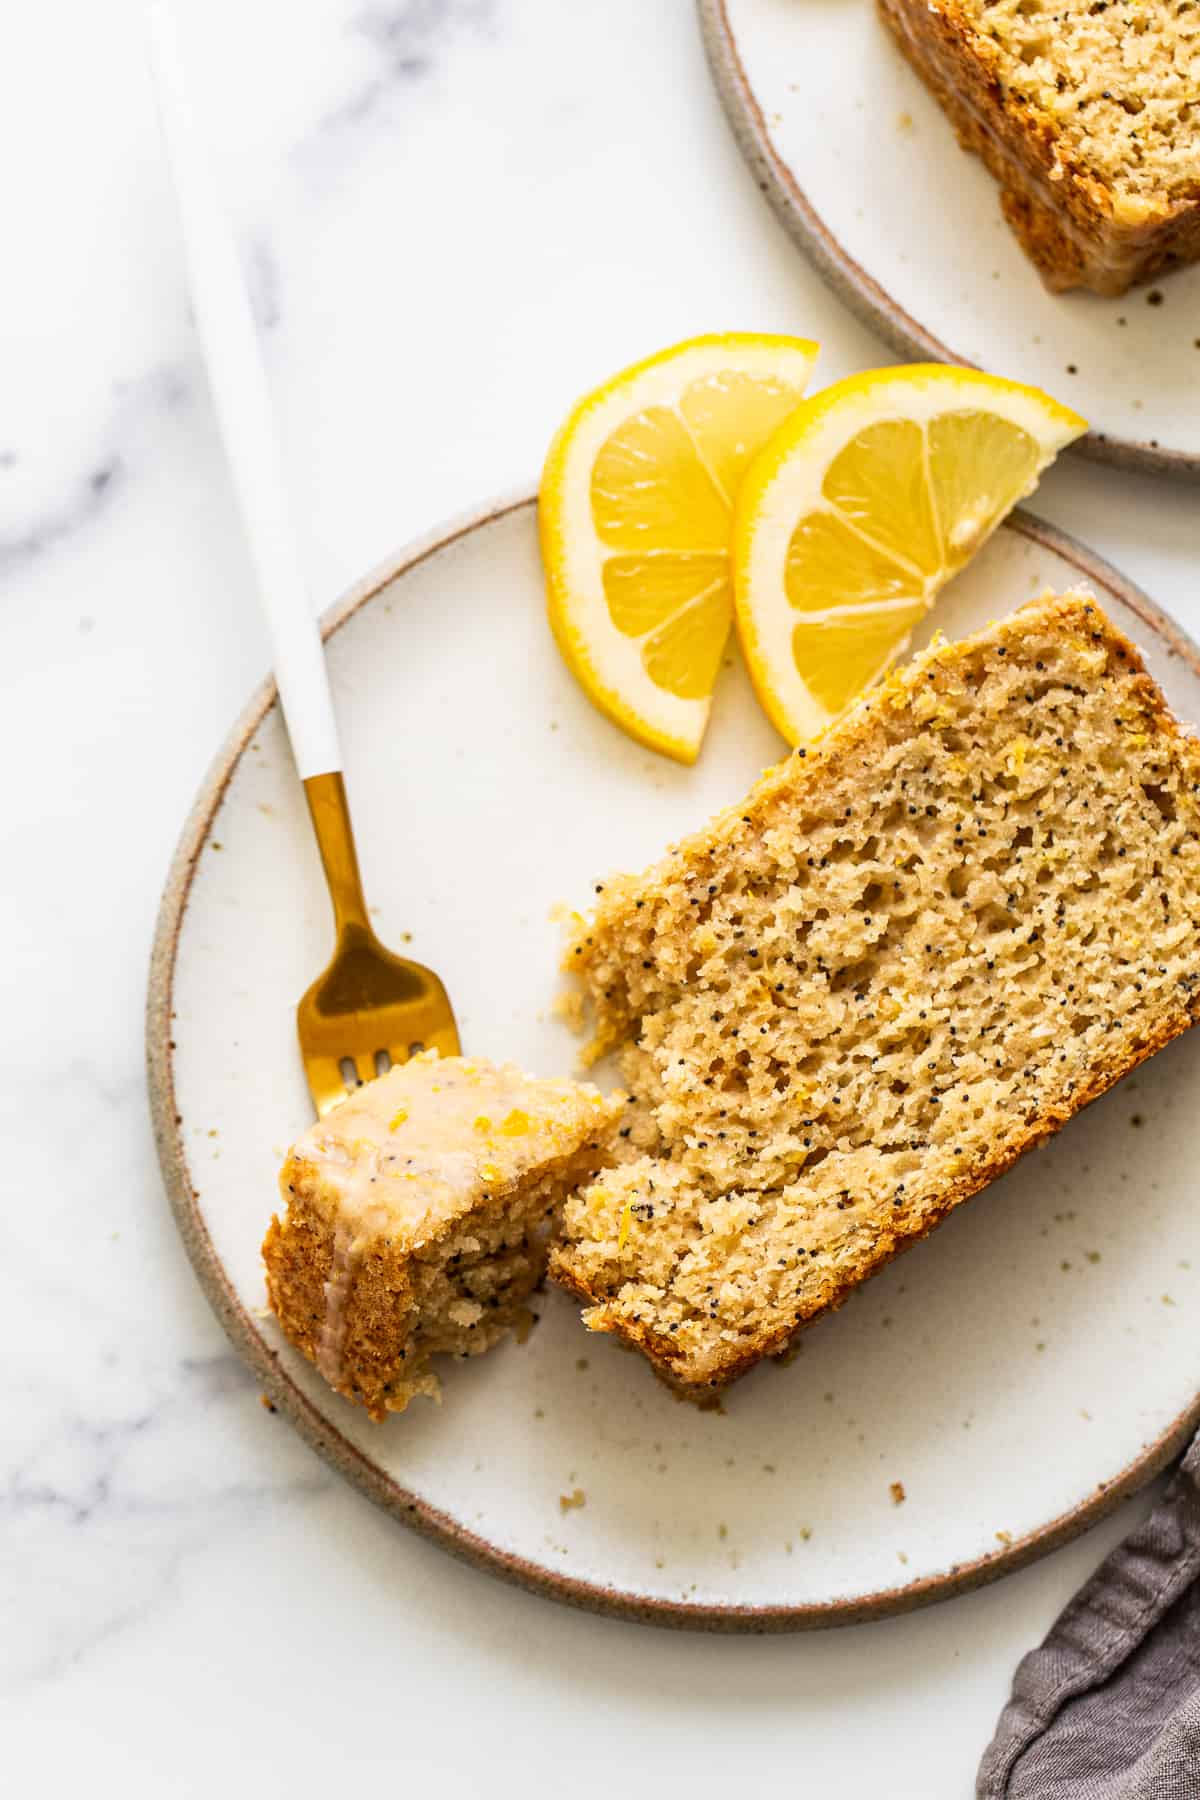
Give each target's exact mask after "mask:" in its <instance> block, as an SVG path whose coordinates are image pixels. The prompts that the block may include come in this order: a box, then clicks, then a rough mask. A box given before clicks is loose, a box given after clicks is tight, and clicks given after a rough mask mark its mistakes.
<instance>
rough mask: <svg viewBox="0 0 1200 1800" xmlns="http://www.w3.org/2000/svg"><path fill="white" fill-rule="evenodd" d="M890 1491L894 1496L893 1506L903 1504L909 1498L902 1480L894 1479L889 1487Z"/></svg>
mask: <svg viewBox="0 0 1200 1800" xmlns="http://www.w3.org/2000/svg"><path fill="white" fill-rule="evenodd" d="M888 1493H889V1494H890V1495H891V1496H892V1505H893V1506H903V1505H904V1502H905V1501H906V1500H907V1498H908V1495H907V1494H906V1493H905V1492H904V1483H903V1482H902V1481H893V1483H892V1485H891V1486H890V1487H889V1489H888Z"/></svg>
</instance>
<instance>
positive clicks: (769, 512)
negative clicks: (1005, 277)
mask: <svg viewBox="0 0 1200 1800" xmlns="http://www.w3.org/2000/svg"><path fill="white" fill-rule="evenodd" d="M1085 429H1086V422H1085V421H1084V420H1083V419H1081V418H1079V416H1078V415H1077V414H1075V413H1072V412H1070V411H1068V409H1067V408H1066V407H1063V406H1060V405H1059V404H1058V403H1057V402H1056V401H1053V400H1051V399H1050V398H1049V396H1047V395H1045V394H1043V393H1040V392H1039V391H1038V390H1037V389H1035V388H1027V387H1021V386H1020V385H1018V384H1017V383H1014V382H1007V381H1001V380H998V379H997V378H995V377H992V376H987V375H983V374H981V373H979V372H978V371H974V370H963V369H956V368H951V367H947V366H946V365H935V364H929V365H917V366H914V367H911V368H898V369H888V370H877V371H871V372H868V373H867V374H864V375H858V376H851V377H850V378H849V379H848V380H846V381H844V382H839V383H837V384H836V385H835V386H834V387H831V388H827V389H825V391H824V392H823V393H820V394H817V395H816V396H815V397H814V398H813V399H811V400H808V401H805V402H804V403H803V404H802V405H801V406H800V407H799V408H798V409H797V410H796V412H795V413H794V414H793V416H792V418H791V419H790V420H789V422H788V423H787V425H786V426H784V427H783V429H782V430H781V431H780V432H779V433H778V434H777V436H776V438H775V439H773V440H772V442H771V443H769V444H768V445H767V446H766V448H765V449H764V450H763V452H762V453H761V455H760V456H759V457H758V458H756V460H755V461H754V463H753V464H752V465H751V467H750V469H749V470H748V471H747V472H746V475H745V477H744V480H743V485H742V489H741V493H740V496H739V500H738V506H737V519H736V525H735V538H734V604H735V612H736V616H737V621H738V628H739V631H740V633H741V637H742V643H743V647H744V650H745V654H746V661H747V665H748V667H749V670H750V675H751V679H752V681H753V683H754V686H755V690H756V692H757V693H758V696H759V699H760V700H761V701H762V703H763V706H764V708H765V709H766V711H767V712H768V714H769V715H770V717H771V718H772V720H773V721H774V723H775V724H776V725H777V726H778V727H779V729H780V731H781V732H782V733H783V734H784V736H786V737H787V738H788V739H789V740H790V741H791V742H792V743H799V742H801V741H803V739H804V738H805V737H809V736H811V735H813V734H814V733H815V732H817V731H819V730H823V729H824V728H825V727H826V726H827V725H829V724H831V723H832V722H833V720H834V719H836V718H837V717H838V716H839V715H840V714H841V713H843V712H844V711H845V710H846V708H847V707H848V706H849V705H851V704H852V703H853V701H854V700H855V699H857V697H858V696H859V695H860V694H861V693H862V691H863V690H864V689H865V688H866V687H869V686H870V685H871V683H872V682H874V681H876V680H878V678H879V677H880V676H881V675H882V674H883V673H884V672H885V671H886V670H887V668H888V666H889V664H890V663H891V662H893V661H894V660H895V658H896V657H897V656H898V655H900V654H901V653H902V652H903V651H904V650H905V649H906V648H907V646H908V643H909V641H910V638H911V634H912V631H913V629H914V627H915V626H916V625H917V624H918V623H919V622H920V620H921V618H922V616H923V615H924V614H925V613H926V612H927V611H928V609H929V608H930V607H931V606H932V605H933V603H934V601H935V600H936V598H937V596H938V594H939V593H940V591H941V589H942V587H943V586H944V585H945V583H946V581H947V580H948V579H949V578H950V576H951V575H953V574H954V573H956V571H957V570H959V569H960V568H961V567H962V566H963V564H964V563H965V562H967V561H968V560H969V558H970V557H971V556H972V555H973V554H974V553H975V551H976V550H977V549H978V548H979V547H980V545H981V544H982V543H983V542H984V541H985V540H986V538H988V537H989V536H990V535H991V533H992V531H994V530H995V528H996V526H997V525H999V523H1000V522H1001V520H1002V519H1003V518H1004V517H1005V516H1006V515H1007V513H1008V512H1010V511H1011V509H1012V507H1013V506H1015V505H1016V503H1017V502H1018V501H1019V500H1020V499H1022V498H1023V497H1024V496H1025V495H1026V494H1028V493H1029V492H1031V490H1032V488H1033V487H1034V485H1035V483H1036V481H1037V478H1038V476H1039V475H1040V473H1041V472H1042V470H1043V469H1044V468H1045V467H1046V466H1047V465H1048V464H1049V463H1050V462H1051V461H1052V460H1053V458H1054V457H1055V455H1056V454H1057V452H1058V451H1059V450H1060V449H1062V448H1063V446H1064V445H1066V444H1068V443H1069V442H1070V441H1071V440H1072V439H1073V438H1075V437H1078V436H1079V435H1080V433H1081V432H1082V431H1084V430H1085Z"/></svg>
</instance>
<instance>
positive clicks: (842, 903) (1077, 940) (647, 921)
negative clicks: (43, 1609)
mask: <svg viewBox="0 0 1200 1800" xmlns="http://www.w3.org/2000/svg"><path fill="white" fill-rule="evenodd" d="M1198 784H1200V748H1198V746H1197V743H1196V741H1195V740H1194V739H1192V738H1190V737H1187V736H1185V735H1183V734H1182V733H1181V732H1180V731H1179V729H1178V727H1177V726H1176V724H1175V722H1174V720H1173V719H1172V718H1171V716H1170V714H1169V713H1168V711H1167V709H1166V706H1165V703H1164V701H1163V698H1162V695H1161V693H1160V691H1159V689H1158V688H1157V686H1156V685H1155V683H1154V682H1153V681H1152V680H1151V679H1150V678H1149V676H1148V675H1147V674H1146V673H1145V672H1144V669H1143V665H1142V662H1141V658H1140V656H1139V655H1138V652H1137V651H1136V650H1135V649H1134V648H1133V646H1132V645H1131V644H1129V643H1128V642H1127V641H1126V639H1124V638H1123V637H1122V636H1121V635H1120V634H1119V633H1118V632H1117V631H1116V630H1115V629H1114V628H1113V627H1112V626H1111V625H1110V624H1109V622H1108V621H1107V620H1106V619H1105V617H1104V615H1103V614H1102V612H1101V611H1100V609H1099V607H1098V606H1097V605H1096V603H1095V602H1094V601H1093V600H1091V599H1090V598H1089V597H1088V596H1085V595H1078V594H1072V595H1068V596H1065V597H1063V598H1061V599H1056V598H1054V597H1053V596H1044V597H1043V599H1042V600H1041V601H1039V602H1035V603H1033V604H1032V605H1030V606H1028V607H1026V608H1023V609H1022V610H1021V611H1019V612H1018V613H1016V614H1014V615H1013V616H1012V618H1010V619H1009V620H1007V621H1005V622H1003V623H1002V624H999V625H996V626H993V627H990V628H989V629H988V630H986V631H984V632H982V633H980V634H979V635H978V636H975V637H972V638H968V639H966V640H964V641H963V642H960V643H957V644H952V645H947V646H944V647H937V648H933V649H931V650H930V651H928V652H926V653H924V654H923V655H921V656H919V657H917V658H916V659H914V661H913V662H912V663H911V664H910V665H909V666H908V667H907V668H906V669H905V670H903V671H902V672H901V673H900V674H898V675H896V676H893V677H892V678H891V679H890V681H889V682H888V683H887V684H885V686H884V687H883V688H881V689H879V690H877V691H876V692H875V693H874V694H873V695H871V696H869V697H868V698H867V699H865V700H864V701H863V702H860V704H859V706H858V708H857V709H856V710H855V711H854V712H853V713H851V715H849V717H848V718H847V719H846V720H845V721H844V722H843V723H842V724H841V725H840V726H839V727H837V728H836V729H835V730H834V731H832V732H831V733H830V734H829V735H828V736H827V737H826V738H825V739H824V740H823V741H822V742H820V743H819V744H817V745H815V746H812V747H809V748H808V749H807V751H805V750H801V751H798V752H796V753H795V754H794V755H792V756H791V757H789V758H788V759H787V760H786V761H785V762H784V763H782V764H781V765H780V766H779V768H778V769H777V770H773V771H769V772H768V773H767V775H766V776H764V778H763V779H762V781H761V782H760V783H759V784H758V786H757V787H756V788H755V789H754V791H753V792H752V793H751V795H750V796H749V798H748V799H747V800H746V801H745V802H744V804H742V805H741V806H739V807H736V808H733V809H731V810H730V811H728V812H727V813H725V814H722V815H720V816H719V817H718V818H717V819H716V820H714V822H713V823H712V824H711V825H710V826H709V827H708V828H707V829H706V830H705V831H702V832H701V833H699V834H698V835H697V836H695V837H693V838H691V839H689V840H688V841H686V842H685V843H683V844H681V845H680V846H679V847H678V848H677V849H675V850H674V851H673V852H672V853H671V854H670V855H669V856H668V857H667V858H666V860H665V861H663V862H662V863H660V864H659V865H658V866H657V867H656V868H654V869H652V870H650V871H649V872H648V873H646V874H644V875H638V876H623V877H617V878H616V879H614V880H611V881H606V882H605V883H603V884H602V888H601V890H600V891H599V894H598V903H597V906H596V909H595V913H594V916H593V918H592V919H591V920H590V921H588V922H585V923H584V924H583V926H582V927H581V928H580V929H579V932H578V935H577V937H576V939H575V941H574V942H573V943H572V945H571V946H570V950H569V953H568V958H567V963H568V967H574V968H575V969H576V970H577V971H578V972H579V973H580V974H581V976H582V978H583V981H584V984H585V987H586V991H587V995H588V998H589V1001H590V1005H591V1009H592V1012H593V1014H594V1018H595V1023H596V1031H597V1038H596V1043H595V1046H594V1049H595V1051H596V1053H600V1052H602V1051H604V1050H607V1049H609V1048H612V1047H614V1046H617V1047H619V1048H620V1054H621V1061H622V1067H623V1072H624V1074H625V1077H626V1079H627V1081H628V1083H629V1085H630V1087H631V1089H632V1092H633V1095H634V1098H635V1109H634V1113H633V1114H632V1115H631V1116H636V1118H637V1120H638V1137H639V1138H640V1140H641V1142H642V1144H643V1146H644V1147H645V1148H644V1152H643V1154H642V1155H640V1156H639V1157H638V1158H637V1159H636V1160H634V1161H632V1162H628V1163H625V1164H623V1165H622V1166H621V1167H619V1168H616V1169H612V1170H609V1171H607V1172H605V1173H604V1174H602V1175H601V1176H600V1177H599V1178H598V1179H597V1180H596V1181H595V1182H594V1183H593V1184H592V1185H591V1186H590V1187H588V1188H586V1189H585V1190H583V1191H582V1192H581V1193H580V1194H578V1195H577V1196H575V1197H573V1198H572V1199H570V1200H569V1201H568V1202H567V1205H566V1207H565V1209H564V1213H563V1225H562V1240H561V1243H560V1246H559V1248H557V1249H556V1251H555V1252H554V1254H553V1257H552V1262H551V1273H552V1275H553V1277H554V1278H555V1279H556V1280H558V1281H560V1282H561V1283H562V1284H563V1285H564V1286H566V1287H568V1288H569V1289H571V1290H572V1291H573V1292H574V1293H576V1294H577V1295H578V1296H579V1297H580V1298H582V1299H583V1300H584V1301H585V1302H586V1303H587V1305H588V1307H589V1311H588V1312H587V1314H586V1315H585V1317H586V1319H587V1322H588V1323H589V1324H590V1325H591V1326H592V1327H593V1328H594V1329H597V1330H601V1331H611V1332H615V1333H617V1334H618V1335H619V1336H620V1337H621V1338H623V1339H624V1340H625V1341H626V1342H628V1343H629V1344H632V1345H634V1346H636V1347H638V1348H640V1349H641V1350H643V1351H644V1352H645V1353H646V1354H647V1355H648V1356H649V1357H650V1359H651V1360H652V1362H654V1364H655V1365H656V1367H657V1368H658V1369H659V1371H660V1372H661V1373H663V1374H664V1375H666V1376H667V1377H668V1378H669V1379H671V1380H672V1381H673V1382H674V1383H675V1384H676V1385H678V1386H680V1387H682V1388H683V1389H684V1390H685V1391H690V1392H693V1393H697V1392H699V1391H702V1390H706V1389H710V1388H713V1387H720V1386H722V1385H724V1384H725V1383H726V1382H728V1381H729V1380H731V1379H732V1378H733V1377H735V1376H736V1375H738V1374H740V1373H742V1372H743V1371H744V1370H745V1369H747V1368H748V1367H750V1366H751V1365H752V1364H753V1363H754V1362H756V1361H758V1360H759V1359H760V1358H761V1357H763V1356H766V1355H772V1354H778V1353H780V1352H782V1351H783V1350H785V1349H786V1347H787V1346H788V1345H789V1343H790V1342H791V1340H792V1339H793V1337H794V1336H795V1334H796V1332H797V1330H798V1329H799V1328H800V1327H801V1326H803V1325H804V1324H805V1323H807V1322H809V1321H811V1320H813V1319H815V1318H816V1317H817V1316H818V1315H820V1314H822V1313H824V1312H826V1311H828V1310H829V1309H830V1308H831V1307H834V1306H837V1305H838V1304H840V1303H841V1301H842V1300H843V1299H844V1298H845V1297H846V1296H847V1295H848V1294H849V1292H850V1291H851V1290H852V1289H853V1288H854V1287H855V1285H856V1284H858V1283H860V1282H861V1281H862V1280H863V1279H864V1278H865V1277H867V1276H868V1275H870V1274H871V1273H873V1272H874V1271H875V1270H876V1269H878V1268H879V1267H881V1266H882V1265H883V1264H884V1263H886V1262H887V1261H888V1260H889V1259H890V1258H891V1257H892V1256H894V1255H895V1254H896V1253H897V1252H898V1251H899V1250H901V1249H903V1248H905V1247H907V1246H908V1245H909V1244H911V1243H912V1242H914V1241H915V1240H916V1239H918V1238H920V1237H922V1236H924V1235H925V1234H926V1233H927V1232H928V1231H930V1230H931V1229H932V1228H933V1226H934V1225H936V1224H937V1223H938V1222H939V1221H940V1220H941V1219H942V1218H944V1217H945V1215H946V1214H947V1213H948V1212H949V1211H950V1210H951V1209H952V1208H953V1207H954V1206H956V1205H957V1204H958V1203H959V1202H960V1201H961V1200H963V1199H965V1198H966V1197H967V1196H968V1195H970V1194H972V1193H974V1192H975V1191H977V1190H978V1189H979V1188H980V1187H982V1186H983V1185H984V1184H985V1183H986V1182H988V1181H990V1180H991V1179H992V1178H993V1177H994V1176H995V1175H997V1174H998V1173H1000V1172H1001V1171H1002V1170H1004V1169H1005V1168H1007V1167H1008V1166H1009V1165H1010V1164H1011V1163H1012V1162H1013V1161H1014V1159H1015V1158H1016V1157H1018V1156H1019V1155H1020V1154H1021V1153H1022V1152H1023V1151H1024V1150H1026V1149H1028V1148H1029V1147H1030V1146H1031V1145H1033V1144H1035V1143H1037V1142H1039V1141H1040V1140H1041V1139H1043V1138H1045V1137H1046V1136H1047V1135H1049V1134H1050V1133H1051V1132H1053V1131H1055V1130H1057V1129H1058V1127H1059V1126H1061V1125H1062V1124H1063V1123H1064V1122H1065V1121H1066V1120H1067V1119H1068V1118H1069V1117H1070V1116H1071V1115H1072V1114H1073V1113H1075V1112H1076V1111H1078V1110H1079V1108H1080V1107H1082V1106H1084V1105H1086V1104H1087V1102H1088V1101H1089V1100H1091V1099H1093V1098H1095V1097H1096V1095H1098V1094H1099V1093H1101V1092H1103V1091H1104V1089H1106V1088H1107V1087H1108V1086H1110V1085H1111V1083H1112V1082H1113V1081H1115V1080H1116V1079H1117V1078H1118V1077H1119V1076H1120V1075H1121V1074H1122V1073H1124V1072H1125V1071H1126V1070H1127V1069H1129V1068H1130V1067H1132V1066H1133V1065H1134V1064H1136V1063H1137V1062H1139V1061H1140V1060H1141V1059H1142V1058H1143V1057H1145V1056H1148V1055H1149V1054H1151V1052H1153V1051H1154V1050H1156V1049H1157V1048H1159V1047H1160V1046H1161V1045H1162V1044H1164V1043H1166V1042H1167V1041H1168V1040H1169V1039H1170V1038H1172V1037H1174V1036H1175V1035H1176V1034H1177V1033H1179V1032H1181V1031H1182V1030H1183V1029H1184V1028H1185V1027H1186V1026H1187V1025H1188V1024H1190V1023H1191V1021H1192V1018H1193V1016H1194V1012H1195V1009H1196V1006H1197V999H1196V992H1197V987H1198V984H1200V950H1198V947H1197V924H1198V922H1200V843H1198V839H1197V823H1198V800H1197V796H1198Z"/></svg>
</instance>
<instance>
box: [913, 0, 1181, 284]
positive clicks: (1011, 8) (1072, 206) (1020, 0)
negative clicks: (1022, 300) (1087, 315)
mask: <svg viewBox="0 0 1200 1800" xmlns="http://www.w3.org/2000/svg"><path fill="white" fill-rule="evenodd" d="M879 8H880V12H881V14H882V16H883V19H884V21H885V23H886V24H887V25H888V27H889V28H890V30H891V31H892V33H893V35H894V36H895V38H896V41H897V43H898V44H899V46H900V49H901V50H902V51H903V53H904V55H905V56H906V57H907V58H908V60H909V62H911V63H912V65H913V67H914V68H915V69H916V71H917V73H918V74H919V75H920V76H921V78H922V80H923V81H924V82H925V84H926V86H927V87H928V88H929V89H930V91H931V92H932V93H933V94H934V96H935V97H936V98H937V100H938V101H939V102H940V104H941V106H942V108H943V110H944V111H945V112H946V113H947V115H948V116H949V118H950V120H951V122H952V124H953V125H954V127H955V130H956V132H957V134H958V137H959V141H960V142H961V143H962V145H963V146H964V148H965V149H968V150H973V151H975V152H976V154H977V155H979V156H980V157H981V158H982V160H983V162H984V163H985V164H986V166H987V168H988V169H989V170H990V172H991V174H992V175H993V176H995V178H996V180H997V181H998V182H999V184H1000V190H1001V205H1002V207H1003V210H1004V214H1005V217H1006V218H1007V220H1008V223H1009V225H1010V226H1011V227H1012V229H1013V231H1014V233H1015V234H1016V236H1017V238H1018V240H1019V241H1020V243H1021V245H1022V247H1023V249H1024V250H1025V251H1026V253H1027V254H1028V255H1029V257H1030V258H1031V259H1032V261H1033V262H1034V263H1035V264H1036V265H1037V268H1038V270H1039V271H1040V273H1041V275H1042V278H1043V280H1044V281H1045V283H1046V285H1047V286H1048V287H1049V288H1050V289H1051V290H1053V291H1061V290H1063V289H1066V288H1072V287H1087V288H1091V289H1092V290H1093V291H1094V292H1095V293H1098V294H1106V295H1115V294H1121V293H1124V292H1125V290H1126V289H1127V288H1128V287H1129V286H1131V285H1132V284H1133V283H1134V282H1142V281H1149V280H1150V279H1152V277H1154V276H1156V275H1159V274H1162V273H1164V272H1166V271H1167V270H1169V269H1171V268H1173V267H1175V266H1176V265H1178V264H1180V263H1185V262H1191V261H1193V260H1195V259H1196V258H1197V257H1200V121H1198V115H1197V91H1198V90H1197V71H1198V70H1200V12H1198V11H1197V10H1196V8H1195V7H1194V6H1193V5H1192V0H1102V3H1101V4H1097V0H879Z"/></svg>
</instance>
